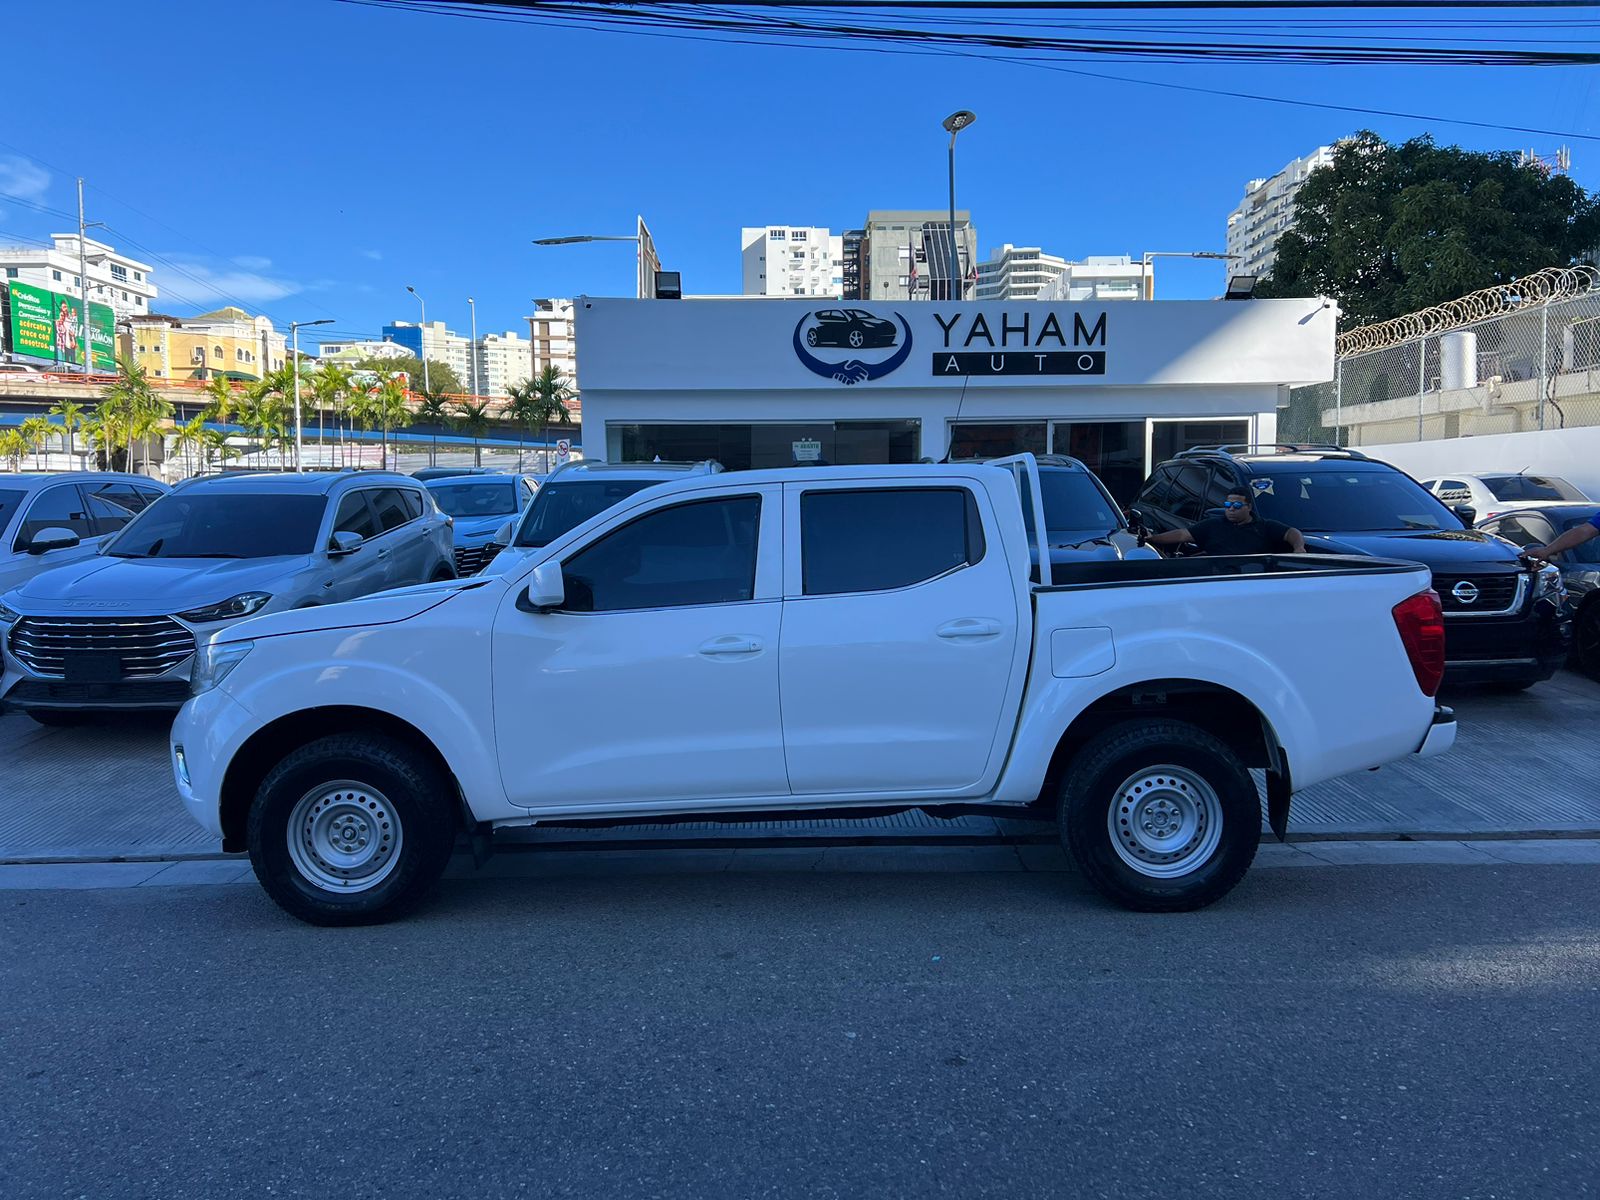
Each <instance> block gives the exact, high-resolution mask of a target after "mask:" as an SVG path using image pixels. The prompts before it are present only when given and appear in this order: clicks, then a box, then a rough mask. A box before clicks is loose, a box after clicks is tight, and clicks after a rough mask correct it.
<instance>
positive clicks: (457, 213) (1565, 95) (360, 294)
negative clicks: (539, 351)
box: [0, 0, 1600, 335]
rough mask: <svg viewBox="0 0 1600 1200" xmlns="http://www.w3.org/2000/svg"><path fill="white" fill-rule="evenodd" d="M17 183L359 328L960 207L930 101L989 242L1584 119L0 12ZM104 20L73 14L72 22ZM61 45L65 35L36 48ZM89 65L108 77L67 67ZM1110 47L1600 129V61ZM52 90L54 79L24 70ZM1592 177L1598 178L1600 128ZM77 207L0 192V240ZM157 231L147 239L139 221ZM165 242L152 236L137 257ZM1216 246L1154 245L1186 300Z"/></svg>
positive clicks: (699, 54)
mask: <svg viewBox="0 0 1600 1200" xmlns="http://www.w3.org/2000/svg"><path fill="white" fill-rule="evenodd" d="M6 8H7V11H6V14H5V16H4V17H3V18H0V21H3V23H4V26H5V30H4V33H5V37H6V40H7V41H10V42H12V43H13V44H15V45H20V46H32V47H37V48H39V52H38V53H35V54H30V55H26V56H21V57H13V58H12V59H11V60H10V62H9V64H8V87H7V89H6V90H7V95H8V97H9V100H8V103H7V105H6V108H7V110H8V114H9V115H8V119H6V120H4V121H3V122H0V192H11V193H16V194H21V195H24V196H26V197H28V198H30V199H31V200H33V201H34V202H35V203H37V204H42V205H45V206H48V207H51V208H55V209H60V210H63V211H70V210H73V209H74V207H75V204H76V201H75V196H74V191H73V177H74V176H76V175H79V174H82V175H83V176H85V177H86V179H87V181H88V185H89V190H88V193H87V199H88V206H89V216H90V219H99V220H103V221H106V222H107V223H108V224H109V225H110V226H111V227H112V230H113V232H112V233H110V234H108V235H106V240H108V241H110V242H112V243H113V244H116V245H118V246H119V248H121V249H123V250H125V251H127V252H129V253H133V254H135V255H141V254H143V253H144V250H145V249H148V250H149V251H153V252H154V253H156V254H159V255H160V257H161V258H162V259H164V260H166V261H165V262H158V263H157V265H156V272H155V279H156V282H157V284H158V286H160V287H161V288H162V289H163V300H162V302H161V305H160V307H161V308H162V309H163V310H165V311H171V312H176V313H186V312H195V311H200V310H203V309H207V308H214V307H217V306H219V305H221V304H223V303H227V302H229V301H233V302H237V303H241V304H243V305H244V306H245V307H247V308H249V309H251V310H252V311H265V312H267V313H268V314H269V315H271V316H272V317H273V318H274V319H275V320H278V321H288V320H291V319H296V320H312V319H316V318H320V317H326V316H331V317H334V318H336V322H337V323H336V324H335V325H334V326H331V327H330V328H331V329H333V330H335V331H337V332H339V333H341V334H346V333H348V334H372V335H375V334H376V333H377V330H378V328H379V326H380V325H382V324H383V323H384V322H386V321H389V320H392V319H395V318H402V319H415V317H416V315H417V305H416V302H415V301H414V300H413V299H412V298H411V297H410V296H409V295H407V294H406V292H405V285H406V284H408V283H409V284H414V285H415V286H416V288H417V290H418V291H419V292H420V293H422V295H423V296H424V297H425V298H426V300H427V302H428V316H429V318H430V319H442V320H446V321H448V322H450V324H451V325H452V327H455V328H459V329H462V330H465V328H466V325H467V302H466V298H467V296H469V295H472V296H475V297H476V299H477V302H478V303H477V309H478V329H479V332H480V333H482V332H485V331H490V330H504V329H516V330H519V331H522V332H524V333H525V332H526V328H527V327H526V324H525V322H524V321H523V320H522V318H523V317H524V315H525V314H526V313H527V312H528V311H529V309H530V307H531V306H530V303H529V302H530V299H531V298H532V297H534V296H548V295H558V296H560V295H574V294H577V293H588V294H591V295H622V294H631V293H632V287H633V257H632V247H631V246H628V245H626V244H617V245H610V246H606V245H588V246H574V247H566V248H557V249H541V248H537V247H535V246H533V245H531V244H530V242H531V239H533V238H535V237H541V236H551V235H558V234H572V233H626V232H630V231H631V230H632V225H633V218H634V215H635V214H636V213H643V214H644V216H645V218H646V220H647V221H648V222H649V223H650V225H651V227H652V229H653V231H654V233H655V236H656V241H657V243H658V246H659V248H660V250H661V255H662V259H663V265H665V266H666V267H668V268H675V269H678V270H681V271H682V272H683V274H684V282H685V287H686V289H687V290H689V291H693V292H700V293H715V292H737V291H738V290H739V286H740V277H739V228H740V226H742V225H746V224H749V225H757V224H765V223H768V222H774V223H776V222H788V223H795V224H815V225H828V226H831V227H833V228H834V229H835V230H841V229H845V228H849V227H851V226H854V225H857V224H859V223H860V222H861V220H862V219H863V217H864V216H865V213H866V211H867V210H868V209H869V208H917V207H929V208H937V207H942V206H943V205H944V203H945V194H946V192H945V189H946V180H945V164H946V160H945V134H944V133H943V132H942V131H941V130H940V128H939V122H940V120H941V119H942V118H943V117H944V116H945V114H946V113H948V112H950V111H951V110H953V109H956V108H971V109H973V110H975V111H976V112H977V113H978V123H977V124H976V125H975V126H974V127H973V128H972V129H971V130H970V131H968V132H965V133H963V134H962V135H961V141H960V146H959V150H958V155H959V157H958V177H957V187H958V196H957V201H958V204H959V205H960V206H961V207H963V208H971V210H972V212H973V216H974V221H975V223H976V224H977V227H978V232H979V237H980V240H981V244H982V247H983V249H984V250H985V252H987V250H988V249H989V248H990V247H992V246H996V245H998V244H1000V243H1002V242H1007V241H1009V242H1013V243H1017V244H1031V245H1042V246H1044V247H1045V248H1046V249H1048V250H1050V251H1052V252H1055V253H1059V254H1065V255H1067V256H1069V257H1074V258H1076V257H1081V256H1083V255H1086V254H1124V253H1125V254H1132V255H1138V254H1139V253H1140V252H1142V251H1145V250H1190V249H1220V248H1221V247H1222V244H1223V229H1224V225H1225V219H1226V215H1227V213H1228V211H1229V209H1230V208H1231V207H1232V206H1233V205H1234V204H1235V203H1236V202H1237V200H1238V198H1239V196H1240V194H1241V192H1242V189H1243V186H1244V183H1245V181H1246V180H1247V179H1249V178H1251V177H1252V176H1258V175H1266V174H1270V173H1272V172H1273V171H1276V170H1277V169H1278V168H1280V167H1281V166H1282V165H1283V164H1284V163H1285V162H1287V161H1288V160H1289V159H1291V158H1294V157H1296V156H1298V155H1300V154H1303V153H1306V152H1307V151H1309V150H1311V149H1312V148H1314V147H1315V146H1317V145H1318V144H1320V143H1323V142H1327V141H1329V140H1331V139H1333V138H1335V137H1338V136H1339V135H1341V134H1344V133H1347V132H1350V131H1351V130H1353V129H1355V128H1358V127H1360V126H1362V125H1366V126H1368V127H1371V128H1374V129H1376V130H1377V131H1378V132H1379V133H1381V134H1383V135H1385V136H1387V137H1391V138H1396V139H1398V138H1404V137H1409V136H1413V135H1415V134H1419V133H1423V132H1432V133H1434V134H1435V136H1436V137H1438V138H1439V139H1440V140H1441V141H1447V142H1459V143H1461V144H1462V145H1466V146H1470V147H1474V148H1482V149H1490V148H1511V149H1515V148H1519V147H1524V146H1526V147H1531V148H1536V149H1538V150H1540V151H1543V152H1549V151H1553V150H1554V149H1555V148H1556V146H1557V145H1558V144H1559V143H1560V141H1561V139H1560V138H1557V137H1552V136H1540V135H1534V134H1520V133H1503V134H1502V133H1496V132H1493V131H1491V130H1485V129H1473V128H1467V127H1462V126H1457V125H1447V124H1435V125H1430V124H1428V123H1427V122H1420V121H1412V120H1398V119H1390V118H1379V117H1371V118H1361V117H1357V116H1354V115H1349V114H1343V113H1336V112H1324V111H1318V110H1313V109H1300V108H1289V107H1283V106H1278V105H1271V104H1263V103H1258V102H1249V101H1242V100H1233V99H1226V98H1221V97H1209V96H1199V95H1193V94H1185V93H1179V92H1170V91H1164V90H1158V89H1155V88H1148V87H1140V86H1135V85H1131V84H1124V83H1114V82H1107V81H1101V80H1093V79H1084V78H1079V77H1075V76H1072V75H1066V74H1059V73H1054V72H1049V71H1042V70H1032V69H1028V68H1025V67H1019V66H1009V65H1003V64H994V63H983V62H976V61H973V60H971V59H961V58H951V57H908V56H896V55H888V54H878V53H846V52H824V51H818V50H810V49H796V48H765V47H752V46H731V45H708V44H704V43H698V42H692V41H679V40H659V39H648V38H624V37H620V36H615V35H605V34H600V33H591V32H583V31H569V30H552V29H548V28H536V27H518V26H503V25H490V24H484V23H480V22H476V21H467V20H460V19H454V18H449V17H440V16H428V15H422V14H416V13H409V12H385V11H380V10H378V9H374V8H367V7H357V6H352V5H344V4H338V3H335V2H333V0H271V2H268V0H254V2H247V0H236V2H234V3H228V4H217V3H215V2H209V3H202V2H199V0H164V2H163V3H162V4H159V5H151V6H133V7H130V6H128V5H126V4H123V3H117V2H116V0H76V2H75V3H74V4H73V5H72V6H71V9H72V19H71V21H70V22H69V23H65V24H64V23H63V22H62V21H61V19H60V13H59V10H58V9H53V8H52V7H51V6H49V5H41V4H29V5H7V6H6ZM80 29H81V30H87V31H89V36H87V37H86V38H84V39H83V40H82V41H80V40H79V39H78V38H77V36H76V33H77V31H78V30H80ZM49 46H54V47H55V49H54V50H50V51H48V52H46V51H45V50H44V48H45V47H49ZM80 53H81V54H82V56H83V58H85V59H86V60H87V62H86V66H87V76H88V79H89V80H90V82H89V83H88V85H87V86H84V87H80V86H78V84H77V83H76V82H74V80H75V79H76V78H78V73H77V71H76V69H69V66H70V67H75V65H76V63H77V62H78V61H79V56H80ZM1087 69H1089V70H1095V71H1101V72H1104V73H1108V74H1118V75H1125V76H1129V77H1139V78H1145V79H1157V80H1166V81H1172V82H1183V83H1190V84H1195V85H1197V86H1202V87H1214V88H1227V89H1239V90H1247V91H1253V92H1260V93H1266V94H1271V95H1277V96H1286V97H1299V98H1309V99H1319V100H1335V101H1343V102H1347V103H1353V104H1358V105H1365V106H1371V107H1378V108H1390V109H1399V110H1407V111H1413V112H1421V113H1437V114H1441V115H1445V116H1452V117H1460V118H1466V119H1470V120H1478V121H1489V122H1496V123H1504V124H1508V125H1525V126H1538V127H1544V128H1551V129H1558V130H1570V131H1574V132H1576V133H1580V134H1589V135H1595V134H1600V95H1597V94H1596V92H1597V89H1596V88H1595V86H1594V85H1595V80H1596V74H1595V72H1596V70H1597V68H1564V69H1559V70H1553V69H1547V70H1537V69H1529V68H1517V69H1506V70H1489V69H1484V68H1437V67H1435V68H1418V67H1412V68H1390V67H1382V68H1378V67H1372V68H1351V67H1346V68H1326V67H1270V68H1265V67H1219V66H1138V65H1131V64H1130V65H1123V64H1119V63H1113V62H1106V63H1104V64H1093V65H1090V66H1088V67H1087ZM41 95H42V96H45V97H47V100H45V101H43V102H35V101H34V100H33V99H32V97H34V96H41ZM1571 145H1572V148H1573V157H1574V166H1573V175H1574V177H1575V178H1576V179H1577V180H1578V182H1580V183H1582V184H1583V185H1584V186H1586V187H1594V186H1596V184H1597V183H1600V141H1582V140H1574V141H1572V142H1571ZM66 227H67V223H66V222H65V221H63V220H61V219H60V218H58V217H55V216H50V215H45V214H40V213H37V212H33V211H29V210H27V209H25V208H22V207H19V206H18V205H15V204H12V203H9V202H7V201H6V200H4V199H3V198H0V244H7V243H11V242H14V241H16V240H17V239H19V238H35V239H36V238H40V237H43V236H44V235H45V234H47V233H49V232H52V231H54V230H56V229H61V228H66ZM134 242H137V243H138V245H134V244H133V243H134ZM145 256H146V257H148V255H145ZM1219 283H1220V271H1219V270H1218V269H1217V267H1216V265H1215V264H1207V263H1184V264H1180V265H1169V264H1163V265H1162V267H1161V268H1160V269H1159V270H1158V286H1159V290H1160V291H1161V293H1162V294H1163V295H1166V296H1176V297H1183V296H1208V295H1215V294H1216V290H1217V287H1218V284H1219Z"/></svg>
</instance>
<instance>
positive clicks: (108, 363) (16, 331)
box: [6, 281, 117, 372]
mask: <svg viewBox="0 0 1600 1200" xmlns="http://www.w3.org/2000/svg"><path fill="white" fill-rule="evenodd" d="M8 290H9V292H10V304H9V306H8V307H9V309H10V313H9V315H8V318H7V321H6V331H7V333H8V335H9V336H8V338H7V341H8V343H9V349H10V351H11V353H12V354H14V355H16V356H17V357H19V358H30V359H36V360H39V361H40V362H43V363H50V364H52V365H55V364H63V365H69V366H79V367H81V366H82V365H83V307H82V302H81V301H80V300H78V299H77V298H76V297H74V296H63V295H62V294H61V293H60V292H52V291H47V290H46V289H44V288H41V287H35V286H34V285H33V284H31V283H17V282H15V281H13V282H12V283H11V284H10V285H9V287H8ZM89 343H90V345H91V346H92V347H93V360H92V361H93V365H94V369H95V370H96V371H106V372H112V371H115V370H116V369H117V354H116V315H115V314H114V313H113V312H112V311H111V309H110V308H108V307H107V306H106V305H104V304H95V303H93V302H91V303H90V305H89Z"/></svg>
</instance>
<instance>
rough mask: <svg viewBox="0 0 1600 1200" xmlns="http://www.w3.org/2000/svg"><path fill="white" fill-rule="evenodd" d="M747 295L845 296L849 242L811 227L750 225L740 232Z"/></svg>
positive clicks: (836, 297) (835, 297)
mask: <svg viewBox="0 0 1600 1200" xmlns="http://www.w3.org/2000/svg"><path fill="white" fill-rule="evenodd" d="M739 242H740V249H741V254H742V258H743V266H744V288H743V291H744V294H745V295H746V296H820V297H824V298H827V299H838V298H839V297H840V296H841V295H843V294H844V247H843V239H842V238H840V237H838V236H836V235H834V234H832V233H830V232H829V231H828V230H827V229H821V228H817V227H816V226H809V225H760V226H754V227H750V226H747V227H745V228H744V229H742V230H740V233H739Z"/></svg>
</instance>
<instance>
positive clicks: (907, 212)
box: [859, 209, 978, 300]
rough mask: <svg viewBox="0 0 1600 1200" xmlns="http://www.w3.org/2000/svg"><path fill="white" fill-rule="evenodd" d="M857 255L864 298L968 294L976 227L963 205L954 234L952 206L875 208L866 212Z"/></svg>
mask: <svg viewBox="0 0 1600 1200" xmlns="http://www.w3.org/2000/svg"><path fill="white" fill-rule="evenodd" d="M859 261H860V267H859V278H860V287H859V298H860V299H863V300H946V299H970V298H971V296H972V294H973V289H974V286H975V285H976V283H977V262H978V232H977V230H976V229H974V228H973V225H972V214H971V213H969V212H967V211H965V210H957V212H956V227H955V235H954V237H952V236H951V231H950V214H949V212H948V210H941V209H881V210H875V211H873V212H869V213H868V214H867V223H866V227H865V229H864V230H863V231H862V235H861V242H860V252H859Z"/></svg>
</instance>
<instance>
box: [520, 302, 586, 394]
mask: <svg viewBox="0 0 1600 1200" xmlns="http://www.w3.org/2000/svg"><path fill="white" fill-rule="evenodd" d="M528 336H529V337H530V338H531V339H532V340H533V347H532V350H533V362H532V369H533V373H534V374H535V375H537V374H539V372H541V371H543V370H544V369H545V368H546V367H557V368H559V369H560V371H561V373H562V375H564V376H565V377H566V380H567V386H568V387H570V388H571V389H572V390H573V392H574V393H576V392H577V390H578V340H577V336H576V331H575V328H574V324H573V302H572V301H571V300H561V299H554V298H546V299H542V300H535V301H534V302H533V315H532V316H531V317H529V318H528ZM574 411H576V406H574Z"/></svg>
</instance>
